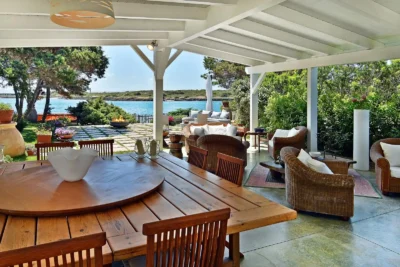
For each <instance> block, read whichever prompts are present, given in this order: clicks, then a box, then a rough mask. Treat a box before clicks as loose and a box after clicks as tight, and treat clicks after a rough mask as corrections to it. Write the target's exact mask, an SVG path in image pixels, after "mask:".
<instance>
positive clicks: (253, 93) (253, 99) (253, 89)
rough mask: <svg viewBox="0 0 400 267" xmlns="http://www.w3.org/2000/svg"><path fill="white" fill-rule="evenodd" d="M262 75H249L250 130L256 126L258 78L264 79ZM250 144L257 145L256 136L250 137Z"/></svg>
mask: <svg viewBox="0 0 400 267" xmlns="http://www.w3.org/2000/svg"><path fill="white" fill-rule="evenodd" d="M264 77H265V76H264V75H261V74H259V73H256V74H251V75H250V131H254V128H256V127H258V86H259V85H260V78H261V79H264ZM250 145H251V147H254V145H257V138H250Z"/></svg>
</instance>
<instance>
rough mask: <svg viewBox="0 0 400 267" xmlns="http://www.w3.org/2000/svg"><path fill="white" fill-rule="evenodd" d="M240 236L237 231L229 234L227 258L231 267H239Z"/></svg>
mask: <svg viewBox="0 0 400 267" xmlns="http://www.w3.org/2000/svg"><path fill="white" fill-rule="evenodd" d="M239 245H240V236H239V233H237V234H231V235H229V246H230V247H229V259H231V260H232V267H240V246H239Z"/></svg>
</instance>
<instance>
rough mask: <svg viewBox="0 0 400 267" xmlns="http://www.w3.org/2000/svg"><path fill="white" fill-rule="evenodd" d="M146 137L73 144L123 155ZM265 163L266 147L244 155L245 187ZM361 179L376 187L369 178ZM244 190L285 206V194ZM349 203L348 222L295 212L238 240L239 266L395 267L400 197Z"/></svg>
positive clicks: (136, 128)
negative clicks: (108, 144)
mask: <svg viewBox="0 0 400 267" xmlns="http://www.w3.org/2000/svg"><path fill="white" fill-rule="evenodd" d="M171 130H179V129H178V128H174V129H171ZM151 132H152V128H151V124H135V125H132V126H130V127H129V128H128V129H126V130H113V129H111V128H109V127H107V126H102V127H99V126H96V127H83V128H82V129H81V131H80V132H79V133H78V134H77V136H76V138H87V139H90V138H104V137H107V136H110V137H111V136H112V137H113V138H115V139H116V141H117V142H116V148H117V149H120V150H119V151H120V153H123V152H124V151H126V152H128V151H129V150H132V146H131V144H133V143H132V142H133V140H134V139H135V137H138V136H144V137H150V136H151ZM89 135H90V136H89ZM117 151H118V150H117ZM269 159H270V157H269V155H268V152H267V151H266V147H265V146H263V147H262V151H261V153H260V154H259V153H258V152H256V151H254V150H253V149H249V153H248V166H247V168H246V179H245V181H246V180H247V178H248V175H249V174H250V171H251V170H252V169H253V168H254V166H256V165H257V164H258V163H259V162H260V161H266V160H269ZM360 173H361V174H362V175H363V176H364V177H365V178H367V179H368V180H369V181H370V182H371V183H372V184H373V185H374V186H376V184H375V177H374V173H373V172H360ZM244 183H245V182H244ZM249 189H250V190H252V191H254V192H257V193H259V194H261V195H263V196H265V197H266V198H268V199H270V200H272V201H275V202H277V203H280V204H283V205H286V206H289V205H288V203H287V202H286V198H285V190H284V189H272V188H254V187H249ZM354 202H355V208H354V212H355V215H354V217H352V218H351V220H350V221H349V222H345V221H342V220H340V219H339V218H336V217H332V216H322V215H317V214H311V213H304V212H300V213H299V214H298V218H297V219H296V220H294V221H290V222H285V223H280V224H277V225H272V226H268V227H264V228H259V229H256V230H253V231H248V232H245V233H243V234H241V251H242V252H243V253H244V255H245V258H244V259H243V261H242V263H241V266H244V267H269V266H400V242H399V240H400V227H399V223H398V222H399V221H400V195H399V194H397V195H391V196H389V197H386V196H383V198H382V199H376V198H368V197H358V196H355V201H354ZM139 261H142V262H143V259H142V260H139ZM143 263H144V262H143ZM113 266H114V267H117V266H118V267H120V266H123V263H122V262H117V263H115V264H114V265H113ZM139 266H142V265H139ZM132 267H133V266H132Z"/></svg>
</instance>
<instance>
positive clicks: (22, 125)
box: [15, 118, 28, 133]
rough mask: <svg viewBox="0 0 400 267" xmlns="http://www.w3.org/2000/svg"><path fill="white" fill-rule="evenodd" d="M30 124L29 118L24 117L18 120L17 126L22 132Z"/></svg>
mask: <svg viewBox="0 0 400 267" xmlns="http://www.w3.org/2000/svg"><path fill="white" fill-rule="evenodd" d="M27 125H28V121H27V120H25V119H24V118H22V119H20V120H19V121H18V122H17V125H16V126H15V127H16V128H17V129H18V131H19V132H20V133H22V131H23V130H24V129H25V127H26V126H27Z"/></svg>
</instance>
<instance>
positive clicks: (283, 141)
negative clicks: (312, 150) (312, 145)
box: [267, 126, 308, 159]
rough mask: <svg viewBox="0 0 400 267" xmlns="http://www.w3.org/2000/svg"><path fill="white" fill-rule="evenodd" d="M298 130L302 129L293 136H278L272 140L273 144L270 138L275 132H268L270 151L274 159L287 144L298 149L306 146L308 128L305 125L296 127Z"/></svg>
mask: <svg viewBox="0 0 400 267" xmlns="http://www.w3.org/2000/svg"><path fill="white" fill-rule="evenodd" d="M295 128H296V130H300V132H299V133H298V134H296V135H295V136H293V137H276V138H274V139H273V140H272V146H271V144H270V140H271V139H272V137H273V136H274V133H268V142H267V143H268V152H269V154H270V155H271V157H273V158H274V159H277V158H278V156H279V151H281V149H282V148H284V147H286V146H290V147H295V148H298V149H302V148H304V145H305V143H306V136H307V132H308V130H307V128H306V127H304V126H297V127H295Z"/></svg>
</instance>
